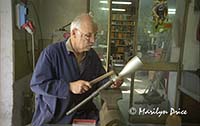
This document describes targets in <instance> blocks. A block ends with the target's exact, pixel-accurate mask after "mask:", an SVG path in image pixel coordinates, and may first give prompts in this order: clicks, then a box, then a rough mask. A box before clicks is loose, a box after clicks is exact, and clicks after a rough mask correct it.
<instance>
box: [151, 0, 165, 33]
mask: <svg viewBox="0 0 200 126" xmlns="http://www.w3.org/2000/svg"><path fill="white" fill-rule="evenodd" d="M167 15H168V6H167V0H154V5H153V8H152V16H153V21H154V24H155V29H157V28H158V26H159V25H163V24H164V22H165V21H166V20H167Z"/></svg>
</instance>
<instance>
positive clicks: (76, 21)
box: [70, 13, 96, 32]
mask: <svg viewBox="0 0 200 126" xmlns="http://www.w3.org/2000/svg"><path fill="white" fill-rule="evenodd" d="M84 16H89V17H91V18H92V19H93V16H92V15H91V14H88V13H83V14H81V15H79V16H77V17H75V18H74V20H73V21H72V22H71V26H70V31H71V32H72V30H73V29H75V28H80V27H81V20H82V18H83V17H84ZM93 24H94V25H96V23H95V21H94V20H93Z"/></svg>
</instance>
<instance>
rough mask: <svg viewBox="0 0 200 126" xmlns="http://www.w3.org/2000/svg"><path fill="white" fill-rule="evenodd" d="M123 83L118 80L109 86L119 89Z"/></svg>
mask: <svg viewBox="0 0 200 126" xmlns="http://www.w3.org/2000/svg"><path fill="white" fill-rule="evenodd" d="M123 82H124V79H122V78H120V79H117V80H115V81H114V83H113V84H112V85H111V88H119V87H120V86H121V85H122V83H123Z"/></svg>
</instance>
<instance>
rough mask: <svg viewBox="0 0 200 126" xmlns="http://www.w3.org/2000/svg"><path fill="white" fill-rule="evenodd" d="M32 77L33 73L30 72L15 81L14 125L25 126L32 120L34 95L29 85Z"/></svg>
mask: <svg viewBox="0 0 200 126" xmlns="http://www.w3.org/2000/svg"><path fill="white" fill-rule="evenodd" d="M31 77H32V74H29V75H27V76H25V77H23V78H22V79H20V80H17V81H16V82H15V83H14V87H13V90H14V103H13V104H14V105H13V118H12V124H13V126H24V125H26V124H29V123H30V122H31V119H32V115H33V110H34V95H33V93H32V92H31V90H30V87H29V83H30V79H31Z"/></svg>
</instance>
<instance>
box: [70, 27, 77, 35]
mask: <svg viewBox="0 0 200 126" xmlns="http://www.w3.org/2000/svg"><path fill="white" fill-rule="evenodd" d="M76 34H77V29H76V28H75V29H73V30H72V32H71V35H72V36H73V37H76Z"/></svg>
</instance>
